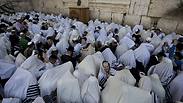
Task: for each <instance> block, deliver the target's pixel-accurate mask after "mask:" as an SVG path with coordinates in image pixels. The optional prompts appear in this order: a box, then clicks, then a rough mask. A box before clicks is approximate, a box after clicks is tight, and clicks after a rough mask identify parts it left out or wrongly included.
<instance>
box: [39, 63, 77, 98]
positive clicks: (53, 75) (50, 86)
mask: <svg viewBox="0 0 183 103" xmlns="http://www.w3.org/2000/svg"><path fill="white" fill-rule="evenodd" d="M67 71H71V72H73V71H74V69H73V66H72V63H71V62H67V63H64V64H62V65H59V66H57V67H54V68H53V69H49V70H47V71H46V72H45V73H44V74H43V75H42V76H41V78H40V79H39V84H40V91H41V96H42V97H43V96H46V95H50V94H51V92H52V91H54V90H55V89H56V87H57V84H56V83H57V81H58V80H59V79H60V78H61V77H62V76H63V74H65V73H66V72H67Z"/></svg>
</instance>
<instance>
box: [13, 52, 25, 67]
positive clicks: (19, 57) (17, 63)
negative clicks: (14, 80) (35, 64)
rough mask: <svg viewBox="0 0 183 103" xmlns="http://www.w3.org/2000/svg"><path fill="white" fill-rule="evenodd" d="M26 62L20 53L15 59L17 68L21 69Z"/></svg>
mask: <svg viewBox="0 0 183 103" xmlns="http://www.w3.org/2000/svg"><path fill="white" fill-rule="evenodd" d="M25 60H26V57H25V56H24V55H22V53H19V54H18V55H17V57H16V59H15V64H16V66H17V67H19V66H20V65H21V64H22V63H23V62H24V61H25Z"/></svg>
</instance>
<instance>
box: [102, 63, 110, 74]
mask: <svg viewBox="0 0 183 103" xmlns="http://www.w3.org/2000/svg"><path fill="white" fill-rule="evenodd" d="M103 67H104V71H105V72H106V73H109V71H110V67H109V64H108V63H107V62H104V63H103Z"/></svg>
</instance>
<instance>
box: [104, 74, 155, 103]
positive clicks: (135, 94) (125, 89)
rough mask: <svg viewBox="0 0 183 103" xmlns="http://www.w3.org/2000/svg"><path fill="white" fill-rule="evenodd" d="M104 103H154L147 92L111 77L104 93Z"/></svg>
mask: <svg viewBox="0 0 183 103" xmlns="http://www.w3.org/2000/svg"><path fill="white" fill-rule="evenodd" d="M102 103H152V96H151V95H150V93H149V92H147V91H144V90H142V89H139V88H136V87H133V86H131V85H128V84H126V83H124V82H122V81H120V80H118V79H116V78H115V77H110V78H109V79H108V80H107V85H106V87H105V88H104V90H103V91H102Z"/></svg>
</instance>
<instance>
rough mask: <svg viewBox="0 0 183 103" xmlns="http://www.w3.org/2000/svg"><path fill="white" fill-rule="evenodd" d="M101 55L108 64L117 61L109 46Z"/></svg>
mask: <svg viewBox="0 0 183 103" xmlns="http://www.w3.org/2000/svg"><path fill="white" fill-rule="evenodd" d="M102 55H103V57H104V60H106V61H108V62H109V64H110V65H112V64H113V63H114V62H116V61H117V58H116V56H115V55H114V54H113V53H112V51H111V50H110V49H109V48H106V49H105V50H104V51H103V52H102Z"/></svg>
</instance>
